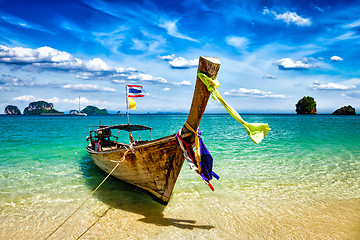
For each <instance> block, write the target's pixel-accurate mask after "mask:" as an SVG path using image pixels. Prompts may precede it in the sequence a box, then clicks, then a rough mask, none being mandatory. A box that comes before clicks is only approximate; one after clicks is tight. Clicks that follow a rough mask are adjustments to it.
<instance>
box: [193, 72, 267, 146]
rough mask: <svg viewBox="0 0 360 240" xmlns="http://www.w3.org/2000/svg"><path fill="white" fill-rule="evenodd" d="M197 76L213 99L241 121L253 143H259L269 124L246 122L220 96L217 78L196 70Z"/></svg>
mask: <svg viewBox="0 0 360 240" xmlns="http://www.w3.org/2000/svg"><path fill="white" fill-rule="evenodd" d="M197 75H198V77H199V78H200V79H201V81H202V82H203V83H204V84H205V85H206V87H207V89H208V90H209V92H210V93H211V96H212V98H213V99H214V100H217V101H218V102H220V103H221V104H222V105H223V106H224V107H225V109H226V110H227V111H228V113H229V114H230V115H231V116H232V117H233V118H234V119H235V120H236V121H238V122H239V123H241V124H242V125H243V126H244V128H245V129H246V132H247V133H248V135H249V137H250V139H251V140H252V141H253V142H254V143H255V144H258V143H260V142H261V141H262V140H263V139H264V137H265V136H266V134H267V133H268V132H269V131H270V128H269V125H268V124H267V123H265V124H264V123H248V122H246V121H244V120H243V119H242V118H241V116H240V115H239V114H238V113H237V111H236V110H235V109H234V108H233V107H231V106H230V105H229V104H227V103H226V102H225V100H224V99H223V98H222V96H221V95H220V93H219V92H218V90H217V88H218V87H219V86H220V84H219V82H218V80H217V79H212V78H210V77H208V76H207V75H206V74H204V73H202V72H200V71H199V70H198V72H197Z"/></svg>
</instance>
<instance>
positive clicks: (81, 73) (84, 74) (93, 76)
mask: <svg viewBox="0 0 360 240" xmlns="http://www.w3.org/2000/svg"><path fill="white" fill-rule="evenodd" d="M179 60H181V59H173V61H175V62H173V63H172V64H174V68H178V67H179V68H181V64H183V66H182V68H186V67H190V66H192V64H193V63H192V61H191V60H189V61H187V60H185V59H184V60H183V61H179ZM0 63H6V64H18V65H22V66H23V65H30V66H32V67H34V68H38V69H47V70H55V71H68V72H73V73H77V75H76V77H77V78H79V79H82V80H117V81H122V80H129V81H142V82H148V83H166V82H167V80H166V79H164V78H161V77H154V76H151V75H149V74H144V73H140V72H139V71H138V70H137V69H136V68H133V67H128V68H121V67H113V66H110V65H108V64H107V63H106V62H105V61H104V60H102V59H100V58H94V59H91V60H87V61H86V60H81V59H78V58H75V57H74V56H72V55H71V54H69V53H67V52H63V51H59V50H56V49H53V48H50V47H41V48H37V49H31V48H22V47H14V48H9V47H6V46H3V45H0ZM115 83H119V82H115ZM108 90H109V89H108Z"/></svg>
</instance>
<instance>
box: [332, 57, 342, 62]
mask: <svg viewBox="0 0 360 240" xmlns="http://www.w3.org/2000/svg"><path fill="white" fill-rule="evenodd" d="M330 59H331V61H333V62H341V61H342V60H344V59H342V58H341V57H339V56H332V57H331V58H330Z"/></svg>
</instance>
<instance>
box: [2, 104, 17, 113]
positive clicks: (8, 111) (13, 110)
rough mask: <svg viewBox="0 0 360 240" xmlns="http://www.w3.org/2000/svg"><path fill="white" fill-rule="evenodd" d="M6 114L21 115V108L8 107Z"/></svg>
mask: <svg viewBox="0 0 360 240" xmlns="http://www.w3.org/2000/svg"><path fill="white" fill-rule="evenodd" d="M4 112H5V114H6V115H21V112H20V110H19V108H18V107H17V106H14V105H7V106H6V108H5V111H4Z"/></svg>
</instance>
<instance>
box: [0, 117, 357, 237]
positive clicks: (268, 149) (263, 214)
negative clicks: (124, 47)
mask: <svg viewBox="0 0 360 240" xmlns="http://www.w3.org/2000/svg"><path fill="white" fill-rule="evenodd" d="M242 117H243V118H244V120H245V121H247V122H253V123H268V124H269V127H270V128H271V131H270V132H269V133H268V135H267V136H266V137H265V139H264V140H263V141H262V142H261V143H260V144H258V145H256V144H254V143H253V142H252V141H251V140H250V139H249V137H248V136H247V134H246V131H245V129H244V128H243V126H242V125H241V124H239V123H238V122H236V121H235V120H234V119H233V118H231V116H229V115H226V114H205V115H204V116H203V118H202V122H201V124H200V130H201V131H202V135H201V137H202V139H203V141H204V143H205V145H206V146H207V148H208V150H209V151H210V153H211V154H212V156H213V159H214V166H213V171H214V172H215V173H217V174H218V175H219V176H220V179H219V180H216V179H213V180H212V181H211V183H212V185H213V186H214V188H215V191H214V192H213V191H211V189H210V188H209V187H208V186H207V185H206V184H204V182H202V180H201V179H200V178H199V177H198V176H197V175H196V174H195V173H194V172H192V171H191V170H190V169H189V167H188V165H187V164H186V163H184V165H183V168H182V170H181V172H180V176H179V178H178V180H177V183H176V185H175V188H174V191H173V194H172V197H171V199H170V202H169V204H168V205H167V206H163V205H161V204H159V203H158V202H156V201H154V200H153V199H152V197H151V196H150V195H148V194H147V193H145V192H144V191H142V190H140V189H138V188H136V187H134V186H132V185H129V184H126V183H124V182H122V181H120V180H117V179H115V178H113V177H110V178H109V179H107V180H106V181H105V183H104V184H103V185H102V186H101V187H100V188H99V189H98V190H97V191H96V192H95V193H94V194H93V195H92V196H91V197H89V196H90V194H91V193H92V192H93V190H94V189H95V188H96V187H97V186H98V185H99V184H100V183H101V182H102V181H103V179H104V178H105V177H106V176H107V174H105V173H104V172H102V171H101V170H100V169H99V168H98V167H97V166H96V165H95V164H94V163H93V162H92V161H91V159H90V156H89V154H88V153H87V152H86V150H85V148H86V145H87V142H86V137H87V136H88V135H89V126H92V125H99V124H101V125H113V124H125V123H127V118H126V116H125V117H124V116H120V115H104V116H86V117H78V116H66V115H64V116H5V115H2V116H0V126H1V128H0V239H79V238H80V239H360V116H359V115H354V116H334V115H295V114H289V115H272V114H263V115H258V114H249V115H242ZM186 119H187V115H185V114H184V115H182V114H164V115H156V114H153V115H152V114H149V115H130V122H131V123H134V124H141V125H146V126H149V127H152V128H153V130H152V138H153V139H155V138H159V137H163V136H168V135H170V134H175V133H176V132H177V131H178V130H179V129H180V128H181V127H182V125H183V124H184V123H185V121H186ZM134 135H135V136H136V134H134ZM146 137H149V136H146V134H145V135H144V136H142V138H146ZM120 139H121V141H124V142H128V141H129V139H128V136H127V135H126V134H120ZM87 199H88V200H87ZM86 200H87V201H86ZM79 207H80V208H79ZM76 209H78V210H77V211H76V212H75V214H73V213H74V211H75V210H76Z"/></svg>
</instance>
